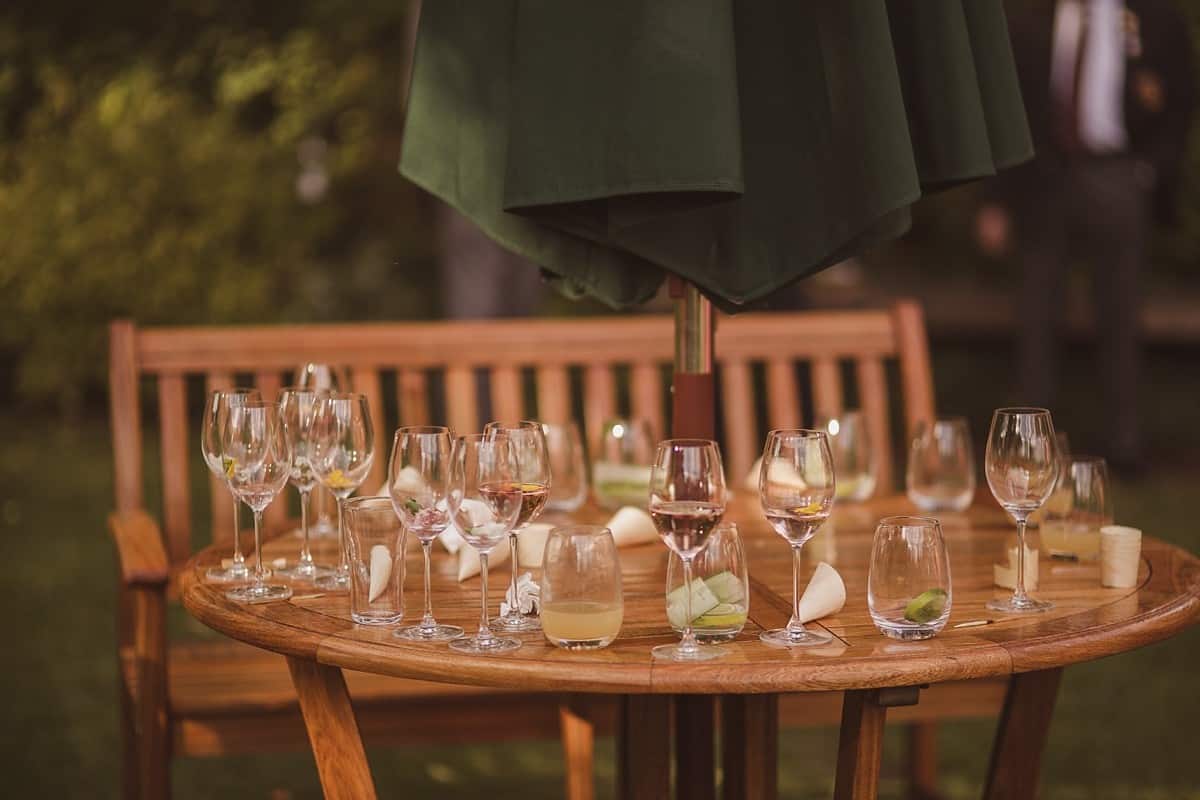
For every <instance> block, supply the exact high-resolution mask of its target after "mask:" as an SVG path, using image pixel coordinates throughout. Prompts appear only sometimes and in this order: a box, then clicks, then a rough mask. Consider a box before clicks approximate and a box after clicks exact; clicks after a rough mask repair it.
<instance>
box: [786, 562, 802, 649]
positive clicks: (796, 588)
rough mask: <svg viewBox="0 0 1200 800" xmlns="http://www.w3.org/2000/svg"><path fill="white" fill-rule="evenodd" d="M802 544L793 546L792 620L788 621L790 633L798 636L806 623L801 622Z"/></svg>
mask: <svg viewBox="0 0 1200 800" xmlns="http://www.w3.org/2000/svg"><path fill="white" fill-rule="evenodd" d="M802 547H804V545H802V544H794V545H792V618H791V619H790V620H788V625H787V629H788V633H789V634H790V635H792V636H798V635H800V634H803V633H804V623H803V622H801V621H800V549H801V548H802Z"/></svg>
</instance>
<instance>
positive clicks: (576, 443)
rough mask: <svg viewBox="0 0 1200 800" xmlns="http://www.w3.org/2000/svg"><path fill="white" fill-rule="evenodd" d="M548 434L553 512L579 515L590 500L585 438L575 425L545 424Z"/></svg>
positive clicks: (544, 428)
mask: <svg viewBox="0 0 1200 800" xmlns="http://www.w3.org/2000/svg"><path fill="white" fill-rule="evenodd" d="M542 428H543V430H544V431H545V434H546V451H547V452H548V453H549V456H550V474H551V475H553V476H554V481H553V483H552V484H551V486H550V499H549V500H547V501H546V508H547V509H548V510H550V511H565V512H567V513H568V514H569V513H571V512H572V511H578V510H579V507H580V506H582V505H583V501H584V500H586V499H587V493H588V479H587V466H586V462H585V460H584V456H583V438H582V437H581V436H580V435H579V426H578V425H576V424H575V423H574V422H567V423H563V424H557V423H553V422H546V423H543V424H542Z"/></svg>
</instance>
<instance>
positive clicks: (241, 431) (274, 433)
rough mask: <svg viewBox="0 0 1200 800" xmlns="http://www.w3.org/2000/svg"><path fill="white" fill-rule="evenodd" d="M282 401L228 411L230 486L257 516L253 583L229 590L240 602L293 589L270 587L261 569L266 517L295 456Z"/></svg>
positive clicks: (225, 454) (224, 453)
mask: <svg viewBox="0 0 1200 800" xmlns="http://www.w3.org/2000/svg"><path fill="white" fill-rule="evenodd" d="M280 416H281V415H280V412H279V404H278V403H264V402H262V401H261V400H250V401H247V402H245V403H243V404H242V405H241V406H238V407H235V408H233V409H231V410H230V414H229V423H228V424H227V425H226V426H225V429H224V432H223V434H222V436H221V457H222V458H223V459H226V461H225V463H226V464H227V467H226V469H227V471H228V473H229V485H230V486H232V487H233V491H234V493H235V494H237V496H238V497H239V498H240V499H241V501H242V502H243V503H245V504H246V505H248V506H250V510H251V511H253V512H254V579H253V582H252V583H250V584H247V585H246V586H239V587H238V588H236V589H230V590H229V591H228V592H226V593H225V596H226V597H228V598H229V599H230V600H236V601H238V602H240V603H266V602H270V601H272V600H286V599H288V598H289V597H291V596H292V587H290V586H287V585H286V584H282V583H270V584H269V583H267V582H266V579H267V578H268V577H269V576H270V574H271V571H270V570H268V569H267V568H266V566H264V565H263V558H262V515H263V509H265V508H266V507H267V506H269V505H270V504H271V501H272V500H274V499H275V496H276V495H278V494H279V492H280V490H282V489H283V487H284V486H285V485H286V484H287V482H288V476H289V475H291V472H292V454H291V450H290V448H289V447H288V440H287V435H286V434H285V433H284V430H283V421H282V420H281V418H280Z"/></svg>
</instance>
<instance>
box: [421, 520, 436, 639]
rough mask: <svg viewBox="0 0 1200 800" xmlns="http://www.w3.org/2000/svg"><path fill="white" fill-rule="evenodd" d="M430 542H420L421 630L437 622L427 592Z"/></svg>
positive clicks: (431, 600)
mask: <svg viewBox="0 0 1200 800" xmlns="http://www.w3.org/2000/svg"><path fill="white" fill-rule="evenodd" d="M431 544H433V542H432V541H424V542H421V552H422V554H423V555H424V557H425V616H424V617H422V618H421V627H422V628H433V627H436V626H437V621H436V620H435V619H434V618H433V595H432V593H431V592H430V590H429V546H430V545H431Z"/></svg>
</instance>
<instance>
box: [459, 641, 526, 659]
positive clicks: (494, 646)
mask: <svg viewBox="0 0 1200 800" xmlns="http://www.w3.org/2000/svg"><path fill="white" fill-rule="evenodd" d="M520 646H521V640H520V639H510V638H508V637H505V636H492V637H490V638H488V639H480V638H479V637H478V636H472V637H470V638H463V639H455V640H454V641H452V642H451V643H450V649H451V650H455V651H457V652H459V653H467V654H469V655H474V656H488V655H492V654H494V653H510V652H512V651H513V650H516V649H517V648H518V647H520Z"/></svg>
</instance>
